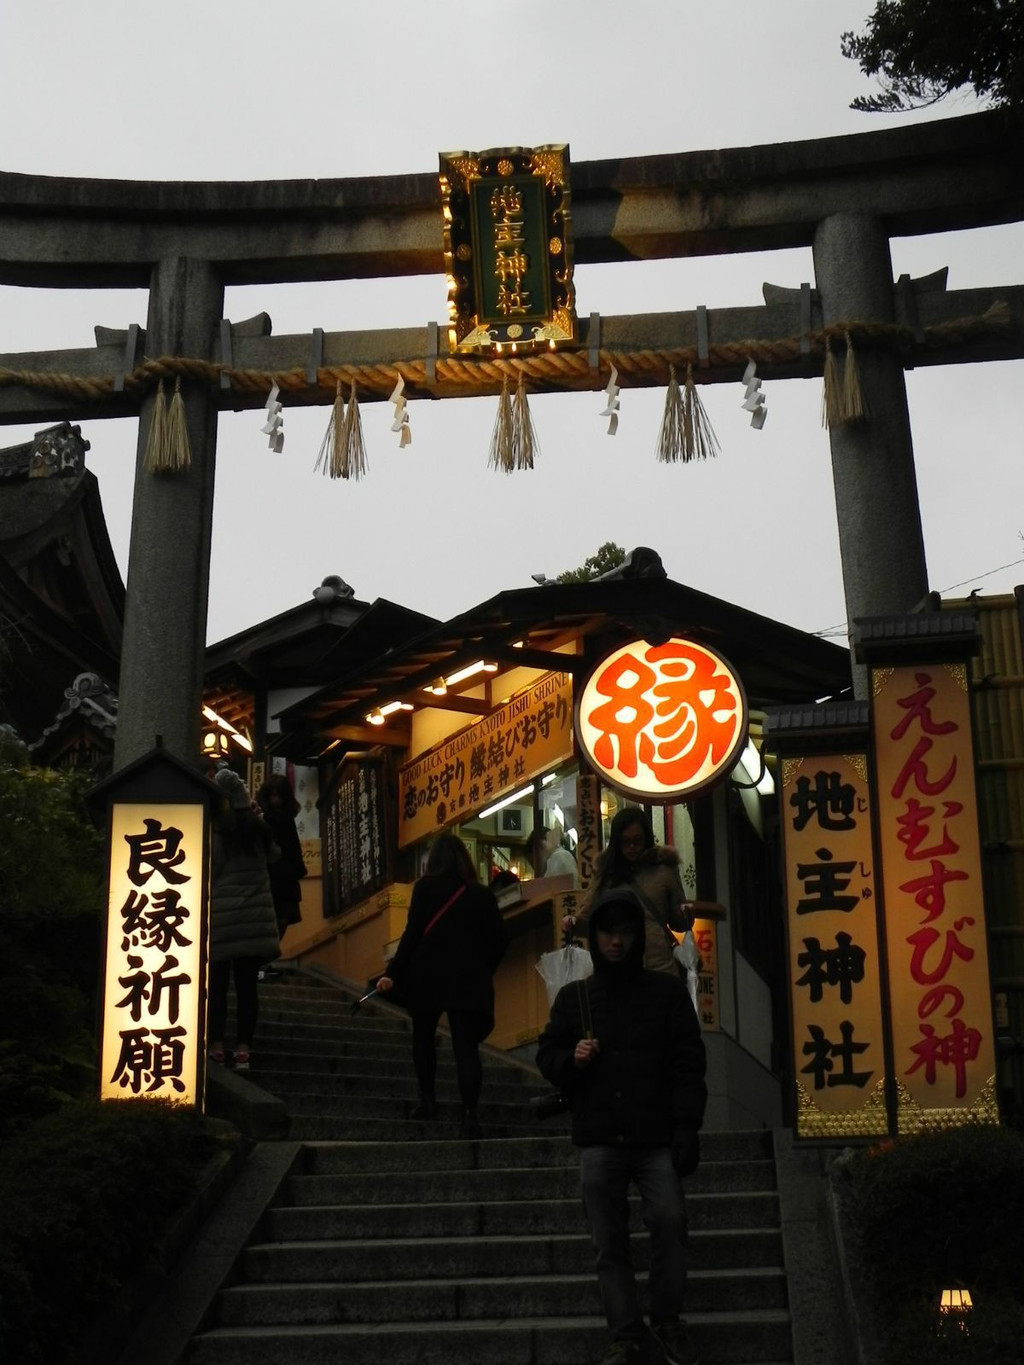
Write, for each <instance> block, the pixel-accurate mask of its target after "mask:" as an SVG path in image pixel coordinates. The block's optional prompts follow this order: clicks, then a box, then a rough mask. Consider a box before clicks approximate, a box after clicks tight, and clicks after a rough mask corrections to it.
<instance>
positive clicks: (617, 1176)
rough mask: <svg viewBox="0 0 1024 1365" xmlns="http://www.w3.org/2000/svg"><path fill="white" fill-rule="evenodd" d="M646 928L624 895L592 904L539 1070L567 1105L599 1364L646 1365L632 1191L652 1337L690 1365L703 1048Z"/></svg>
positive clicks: (620, 891)
mask: <svg viewBox="0 0 1024 1365" xmlns="http://www.w3.org/2000/svg"><path fill="white" fill-rule="evenodd" d="M645 920H646V915H645V907H644V905H643V903H642V902H641V899H640V897H639V896H638V894H637V892H636V890H635V889H634V888H632V887H629V886H620V887H614V888H612V889H611V890H609V891H605V892H603V893H602V894H601V895H600V896H598V897H597V899H596V900H595V901H594V903H593V906H592V908H591V913H590V916H589V923H588V933H589V939H590V952H591V957H592V959H593V963H594V973H593V976H591V977H589V978H588V979H587V980H585V981H581V982H571V983H570V984H569V985H567V986H563V987H562V989H561V990H560V991H559V993H558V995H557V996H556V997H555V1001H554V1004H553V1005H552V1007H551V1018H550V1020H549V1021H548V1024H547V1026H546V1028H545V1029H544V1032H543V1033H542V1034H541V1037H540V1040H539V1043H538V1046H537V1065H538V1067H539V1068H540V1070H541V1073H542V1074H543V1075H544V1077H545V1078H546V1079H547V1080H548V1081H550V1082H551V1084H552V1085H554V1086H556V1087H558V1089H559V1090H561V1091H562V1093H563V1094H564V1095H565V1096H566V1097H567V1099H568V1101H569V1106H570V1110H571V1113H572V1141H573V1143H574V1145H575V1146H577V1147H578V1148H580V1178H581V1184H582V1191H583V1203H584V1207H585V1209H586V1214H587V1220H588V1223H589V1225H590V1233H591V1237H592V1239H593V1242H594V1248H595V1252H596V1266H597V1278H598V1283H599V1285H600V1289H601V1299H602V1303H603V1305H604V1311H605V1317H606V1319H607V1322H608V1328H609V1331H610V1332H611V1336H612V1341H611V1346H610V1349H609V1351H608V1353H607V1355H606V1356H605V1357H604V1359H603V1360H602V1363H601V1365H634V1363H636V1365H639V1362H640V1361H642V1360H644V1359H645V1352H644V1346H645V1338H646V1335H647V1334H646V1329H645V1327H644V1319H643V1313H642V1310H641V1303H640V1297H639V1293H638V1290H637V1285H636V1278H635V1275H634V1270H633V1262H632V1257H631V1254H630V1241H629V1206H628V1201H627V1192H628V1188H629V1185H630V1182H631V1181H632V1182H633V1183H634V1184H635V1185H636V1187H637V1189H638V1191H639V1193H640V1200H641V1209H642V1214H643V1222H644V1226H645V1227H646V1228H647V1230H648V1232H649V1234H650V1239H651V1262H650V1278H649V1298H650V1303H649V1309H650V1324H651V1332H652V1333H653V1335H654V1336H655V1337H656V1338H657V1342H658V1344H659V1346H660V1350H661V1352H662V1353H663V1355H664V1358H665V1360H666V1361H667V1362H668V1365H692V1363H693V1362H694V1361H695V1356H694V1355H693V1352H692V1350H691V1348H690V1346H689V1344H688V1341H687V1336H686V1327H685V1323H684V1322H683V1321H682V1319H681V1313H682V1308H683V1299H684V1296H685V1292H686V1230H687V1220H686V1209H685V1204H684V1196H683V1191H682V1187H681V1185H680V1177H681V1176H685V1175H689V1174H691V1173H692V1172H693V1171H694V1170H695V1169H696V1167H697V1163H698V1161H699V1160H700V1143H699V1137H698V1133H699V1130H700V1125H701V1122H702V1120H703V1117H704V1107H705V1104H706V1102H707V1087H706V1085H705V1080H704V1072H705V1054H704V1044H703V1042H702V1041H701V1036H700V1024H699V1023H698V1020H697V1015H696V1013H695V1011H694V1008H693V1005H692V1003H691V1001H690V997H689V995H688V994H687V991H686V988H685V986H684V985H683V983H682V981H681V980H680V979H679V978H678V977H673V976H672V975H670V974H669V973H667V972H660V971H651V970H648V969H646V968H645V967H644V965H643V964H644V930H645Z"/></svg>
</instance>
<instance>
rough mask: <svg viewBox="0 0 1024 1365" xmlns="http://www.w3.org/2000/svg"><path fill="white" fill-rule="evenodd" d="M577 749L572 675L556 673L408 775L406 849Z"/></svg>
mask: <svg viewBox="0 0 1024 1365" xmlns="http://www.w3.org/2000/svg"><path fill="white" fill-rule="evenodd" d="M572 752H573V737H572V678H571V676H570V675H569V674H568V673H548V674H547V675H546V676H545V677H543V678H542V679H541V680H540V682H538V683H535V684H534V685H533V687H531V688H529V689H528V690H527V691H525V692H521V693H520V694H519V695H518V696H516V697H513V698H512V699H511V700H510V701H508V702H506V703H505V705H504V706H501V707H499V708H498V710H496V711H493V712H492V713H491V714H490V715H489V716H485V717H484V719H483V720H480V721H477V723H476V724H475V725H470V726H468V727H467V728H466V729H465V730H460V731H459V732H458V734H455V735H452V736H451V738H450V739H446V740H445V741H444V743H443V744H439V745H437V747H436V748H434V749H430V750H428V752H427V753H425V754H423V755H421V756H420V757H419V758H417V759H414V761H413V762H412V763H407V764H406V765H405V767H403V768H402V769H401V770H400V772H399V775H398V781H399V808H398V846H399V848H404V847H405V845H406V844H411V843H413V842H414V841H415V840H417V839H423V838H425V837H426V836H427V835H429V834H436V833H437V832H438V831H440V830H442V829H445V828H446V827H447V826H448V825H451V824H454V823H456V822H458V821H461V820H468V819H469V818H470V817H471V816H472V815H473V814H474V813H475V812H476V811H478V810H480V809H481V808H482V807H484V806H489V805H491V804H492V803H493V802H495V801H497V800H499V799H500V798H501V797H502V796H504V795H506V794H507V793H508V792H511V791H515V790H516V788H517V787H521V786H523V785H524V783H528V782H529V781H530V779H531V778H533V777H536V776H537V775H538V774H539V773H542V772H544V771H546V770H547V769H548V768H552V767H554V765H555V764H556V763H560V762H562V761H564V760H565V759H566V758H569V757H570V756H571V754H572Z"/></svg>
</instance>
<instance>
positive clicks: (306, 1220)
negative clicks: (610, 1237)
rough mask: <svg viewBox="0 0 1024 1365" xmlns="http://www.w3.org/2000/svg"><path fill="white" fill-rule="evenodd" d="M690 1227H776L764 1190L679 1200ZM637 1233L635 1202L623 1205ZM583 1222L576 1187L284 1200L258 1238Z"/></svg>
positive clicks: (526, 1229)
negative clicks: (373, 1199)
mask: <svg viewBox="0 0 1024 1365" xmlns="http://www.w3.org/2000/svg"><path fill="white" fill-rule="evenodd" d="M686 1209H687V1214H688V1215H689V1219H690V1230H691V1232H697V1231H703V1230H711V1229H713V1230H716V1231H740V1230H744V1231H751V1230H764V1229H773V1230H774V1229H777V1228H778V1226H779V1201H778V1198H777V1197H776V1195H774V1194H772V1193H767V1192H764V1193H758V1194H745V1195H737V1194H694V1195H688V1196H687V1200H686ZM631 1220H632V1227H633V1230H634V1231H636V1232H639V1231H640V1230H641V1227H642V1224H641V1222H640V1210H639V1202H638V1201H634V1202H633V1204H632V1207H631ZM582 1226H583V1213H582V1210H581V1208H580V1198H579V1190H578V1189H575V1190H574V1191H573V1196H572V1197H571V1198H562V1199H536V1198H530V1197H529V1196H528V1195H525V1196H524V1197H523V1198H521V1199H505V1200H502V1199H493V1200H492V1199H487V1200H465V1199H463V1200H446V1201H445V1202H443V1203H426V1204H405V1203H384V1202H382V1203H370V1204H351V1203H345V1204H311V1203H307V1204H289V1203H282V1204H280V1205H278V1206H275V1207H273V1208H270V1209H268V1210H267V1212H266V1215H265V1230H264V1232H263V1234H262V1235H263V1238H264V1240H273V1241H288V1242H313V1241H337V1240H338V1239H342V1238H344V1239H350V1238H361V1237H364V1238H377V1237H383V1238H410V1237H411V1238H421V1237H474V1236H479V1237H504V1236H527V1235H534V1234H538V1235H547V1236H554V1235H558V1234H565V1233H578V1232H579V1231H580V1229H581V1227H582Z"/></svg>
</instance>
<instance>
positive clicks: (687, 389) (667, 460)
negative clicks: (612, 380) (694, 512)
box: [658, 365, 718, 464]
mask: <svg viewBox="0 0 1024 1365" xmlns="http://www.w3.org/2000/svg"><path fill="white" fill-rule="evenodd" d="M717 454H718V437H717V436H716V435H715V433H714V431H713V429H712V426H711V423H710V421H709V420H708V415H707V413H706V412H705V411H704V405H703V403H702V402H701V401H700V395H699V394H698V392H697V386H696V384H695V383H694V382H693V366H692V365H687V367H686V382H685V384H684V385H683V387H682V388H680V385H679V380H678V378H677V377H676V371H675V366H674V365H673V366H670V367H669V381H668V390H667V392H666V394H665V412H664V415H663V417H662V419H661V432H660V434H659V436H658V459H659V460H661V461H662V463H663V464H675V463H676V462H677V461H679V460H681V461H682V462H683V463H684V464H688V463H689V462H690V461H691V460H707V459H711V458H713V457H714V456H716V455H717Z"/></svg>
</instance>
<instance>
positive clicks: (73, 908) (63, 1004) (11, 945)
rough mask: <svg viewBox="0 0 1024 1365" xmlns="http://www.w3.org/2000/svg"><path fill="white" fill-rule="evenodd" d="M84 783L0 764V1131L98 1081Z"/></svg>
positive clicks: (91, 872)
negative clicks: (1, 831)
mask: <svg viewBox="0 0 1024 1365" xmlns="http://www.w3.org/2000/svg"><path fill="white" fill-rule="evenodd" d="M85 785H86V780H85V779H84V778H82V777H80V776H78V775H76V774H62V773H54V772H49V771H40V770H37V769H32V768H17V767H14V766H12V765H11V764H4V763H2V762H0V829H2V830H3V835H2V838H0V1137H3V1136H4V1135H5V1134H8V1133H13V1132H15V1131H17V1129H18V1128H19V1127H21V1126H23V1125H24V1124H25V1123H26V1122H30V1121H31V1120H32V1119H35V1118H38V1117H40V1116H42V1115H44V1114H47V1113H50V1112H51V1111H52V1110H53V1109H55V1108H56V1107H58V1106H59V1105H61V1104H63V1103H66V1102H67V1101H68V1100H70V1099H75V1098H79V1097H83V1096H85V1095H88V1094H90V1093H93V1092H94V1091H95V1088H96V1080H95V1051H96V1049H95V1039H96V1007H95V1001H96V989H97V982H98V976H99V966H100V955H101V926H102V924H103V921H104V900H105V894H104V875H105V869H104V859H103V851H104V836H103V834H102V832H101V831H99V830H97V829H96V827H95V826H94V824H93V822H92V821H91V819H90V818H89V816H88V814H87V812H86V810H85V807H84V804H83V793H84V790H85Z"/></svg>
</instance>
